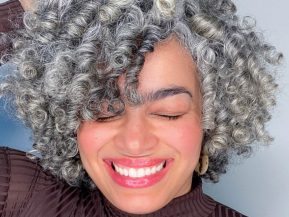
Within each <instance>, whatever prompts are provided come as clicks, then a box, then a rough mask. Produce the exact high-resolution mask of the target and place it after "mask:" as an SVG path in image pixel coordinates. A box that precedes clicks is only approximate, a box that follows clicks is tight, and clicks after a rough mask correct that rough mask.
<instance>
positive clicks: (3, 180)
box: [0, 147, 56, 214]
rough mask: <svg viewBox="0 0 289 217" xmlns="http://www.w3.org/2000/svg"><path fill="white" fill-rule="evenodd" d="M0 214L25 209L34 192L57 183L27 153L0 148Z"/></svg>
mask: <svg viewBox="0 0 289 217" xmlns="http://www.w3.org/2000/svg"><path fill="white" fill-rule="evenodd" d="M0 174H1V177H0V194H1V197H0V214H1V212H4V210H5V211H7V210H8V211H9V210H17V207H19V209H20V208H23V207H24V206H25V204H26V203H27V202H28V198H30V197H31V195H32V194H33V193H34V192H39V191H41V190H42V189H45V188H46V187H47V186H49V185H51V184H52V183H54V182H56V178H55V177H53V176H52V175H51V174H50V173H48V172H45V171H44V170H43V169H42V167H41V166H40V165H39V163H38V162H37V160H35V161H34V160H31V159H29V158H28V157H27V156H26V153H25V152H22V151H18V150H14V149H11V148H7V147H5V148H4V147H0Z"/></svg>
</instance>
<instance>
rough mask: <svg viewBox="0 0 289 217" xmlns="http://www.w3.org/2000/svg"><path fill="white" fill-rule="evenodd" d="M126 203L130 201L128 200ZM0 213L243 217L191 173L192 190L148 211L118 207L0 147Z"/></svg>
mask: <svg viewBox="0 0 289 217" xmlns="http://www.w3.org/2000/svg"><path fill="white" fill-rule="evenodd" d="M127 203H129V201H128V202H127ZM0 216H2V217H8V216H9V217H39V216H41V217H54V216H61V217H73V216H76V217H129V216H131V217H137V216H139V217H245V216H244V215H242V214H240V213H238V212H236V211H235V210H233V209H231V208H229V207H227V206H224V205H222V204H220V203H218V202H216V201H214V200H213V199H212V198H210V197H208V196H207V195H205V194H204V193H203V191H202V183H201V179H200V178H199V177H198V176H196V175H194V178H193V180H192V188H191V191H190V192H188V193H187V194H185V195H183V196H180V197H177V198H175V199H173V200H172V201H171V202H170V203H168V204H167V205H166V206H165V207H163V208H161V209H159V210H158V211H155V212H153V213H150V214H145V215H133V214H129V213H126V212H124V211H121V210H119V209H118V208H116V207H115V206H114V205H112V204H111V202H109V201H108V200H107V199H106V198H105V197H104V196H103V194H102V193H101V192H100V191H99V189H94V190H89V189H87V188H86V187H73V186H70V185H68V184H67V183H66V182H65V181H64V180H60V179H59V178H57V177H55V176H53V175H52V174H51V173H49V171H44V170H43V168H42V167H41V166H40V165H39V163H38V161H34V160H30V159H28V158H27V157H26V154H25V153H24V152H20V151H17V150H13V149H10V148H1V147H0Z"/></svg>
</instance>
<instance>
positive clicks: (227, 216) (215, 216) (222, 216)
mask: <svg viewBox="0 0 289 217" xmlns="http://www.w3.org/2000/svg"><path fill="white" fill-rule="evenodd" d="M210 217H248V216H246V215H244V214H241V213H240V212H238V211H236V210H235V209H232V208H230V207H228V206H226V205H224V204H222V203H219V202H216V206H215V210H214V212H213V213H212V215H210Z"/></svg>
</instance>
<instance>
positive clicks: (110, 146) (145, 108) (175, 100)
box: [77, 37, 203, 214]
mask: <svg viewBox="0 0 289 217" xmlns="http://www.w3.org/2000/svg"><path fill="white" fill-rule="evenodd" d="M119 84H120V87H121V88H123V85H124V82H123V79H120V81H119ZM175 86H179V87H184V88H185V89H186V90H188V91H189V92H190V94H191V96H192V97H191V96H190V94H187V93H179V94H176V95H172V96H167V97H165V98H161V99H157V100H153V101H146V102H145V103H143V104H141V105H138V106H134V107H131V106H129V105H126V108H125V111H124V113H123V114H121V115H119V116H114V117H110V118H108V119H106V118H104V119H100V120H98V121H83V123H82V124H81V126H80V128H79V129H78V133H77V140H78V144H79V153H80V156H81V160H82V163H83V166H84V168H85V170H86V171H87V173H88V174H89V176H90V177H91V178H92V180H93V181H94V182H95V184H96V185H97V187H98V188H99V189H100V190H101V192H102V193H103V194H104V196H105V197H106V198H107V199H108V200H109V201H110V202H111V203H112V204H113V205H114V206H116V207H117V208H119V209H121V210H123V211H125V212H128V213H134V214H145V213H151V212H154V211H156V210H158V209H161V208H162V207H164V206H165V205H167V204H168V203H169V202H170V201H171V200H173V199H174V198H176V197H179V196H181V195H184V194H186V193H188V192H189V191H190V189H191V181H192V176H193V171H194V169H195V167H196V165H197V163H198V159H199V156H200V152H201V144H202V138H203V131H202V124H201V118H202V117H201V111H202V101H201V99H202V97H201V93H200V86H199V80H198V75H197V69H196V65H195V63H194V62H193V60H192V57H191V55H190V54H189V53H188V52H187V51H186V50H185V48H184V47H183V46H182V45H180V43H179V41H178V40H177V39H176V38H175V37H171V38H170V39H169V40H167V41H166V42H162V43H158V44H157V45H156V46H155V51H154V52H152V53H149V54H147V55H146V57H145V64H144V67H143V69H142V70H141V72H140V76H139V88H138V91H139V94H140V95H145V94H147V93H149V92H152V91H153V92H154V91H157V90H160V89H162V88H171V87H175ZM168 116H177V118H174V119H170V118H168ZM106 158H129V159H137V158H144V159H155V158H165V159H173V162H172V163H171V165H170V167H169V170H168V172H167V173H166V175H165V176H164V177H163V178H162V179H161V180H160V181H159V182H157V183H156V184H154V185H152V186H150V187H144V188H127V187H122V186H120V185H118V184H117V183H115V182H114V181H113V179H112V178H111V176H110V175H109V173H108V171H107V168H106V167H105V163H104V160H103V159H106Z"/></svg>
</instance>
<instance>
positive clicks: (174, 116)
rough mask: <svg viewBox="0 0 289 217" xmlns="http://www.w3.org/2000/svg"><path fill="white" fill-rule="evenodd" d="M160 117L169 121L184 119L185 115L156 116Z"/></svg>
mask: <svg viewBox="0 0 289 217" xmlns="http://www.w3.org/2000/svg"><path fill="white" fill-rule="evenodd" d="M155 115H157V116H159V117H162V118H165V119H168V120H176V119H178V118H180V117H182V116H183V115H182V114H181V115H166V114H155Z"/></svg>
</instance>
